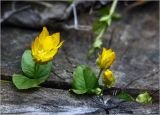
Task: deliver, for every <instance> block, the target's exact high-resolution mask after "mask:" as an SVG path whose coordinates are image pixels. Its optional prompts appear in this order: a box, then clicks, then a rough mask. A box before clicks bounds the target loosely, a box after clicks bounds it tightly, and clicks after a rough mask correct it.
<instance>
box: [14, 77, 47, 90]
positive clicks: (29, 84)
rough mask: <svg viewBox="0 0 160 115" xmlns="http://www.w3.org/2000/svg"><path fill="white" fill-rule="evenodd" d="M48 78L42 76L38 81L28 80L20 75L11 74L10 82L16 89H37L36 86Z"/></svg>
mask: <svg viewBox="0 0 160 115" xmlns="http://www.w3.org/2000/svg"><path fill="white" fill-rule="evenodd" d="M47 78H48V76H44V77H41V78H38V79H30V78H28V77H26V76H24V75H21V74H13V77H12V81H13V83H14V84H15V86H16V87H17V88H18V89H29V88H34V87H39V86H38V85H39V84H41V83H43V82H44V81H45V80H46V79H47Z"/></svg>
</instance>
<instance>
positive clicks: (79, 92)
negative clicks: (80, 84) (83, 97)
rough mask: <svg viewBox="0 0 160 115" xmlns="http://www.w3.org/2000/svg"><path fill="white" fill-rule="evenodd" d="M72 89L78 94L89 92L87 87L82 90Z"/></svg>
mask: <svg viewBox="0 0 160 115" xmlns="http://www.w3.org/2000/svg"><path fill="white" fill-rule="evenodd" d="M71 91H73V92H74V93H76V94H79V95H80V94H85V93H87V89H84V90H83V89H81V90H76V89H71Z"/></svg>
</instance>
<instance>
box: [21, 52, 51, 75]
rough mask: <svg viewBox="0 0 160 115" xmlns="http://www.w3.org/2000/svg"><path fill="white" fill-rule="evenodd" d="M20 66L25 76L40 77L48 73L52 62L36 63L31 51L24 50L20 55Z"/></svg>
mask: <svg viewBox="0 0 160 115" xmlns="http://www.w3.org/2000/svg"><path fill="white" fill-rule="evenodd" d="M21 67H22V71H23V72H24V75H25V76H27V77H29V78H40V77H43V76H48V75H49V74H50V72H51V68H52V62H48V63H45V64H38V63H36V62H35V61H34V60H33V58H32V55H31V51H30V50H26V51H25V52H24V53H23V56H22V60H21Z"/></svg>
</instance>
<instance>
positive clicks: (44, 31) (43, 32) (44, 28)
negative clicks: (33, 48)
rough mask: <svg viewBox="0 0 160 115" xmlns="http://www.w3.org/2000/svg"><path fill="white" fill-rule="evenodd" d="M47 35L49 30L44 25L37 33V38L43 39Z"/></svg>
mask: <svg viewBox="0 0 160 115" xmlns="http://www.w3.org/2000/svg"><path fill="white" fill-rule="evenodd" d="M47 36H49V32H48V30H47V28H46V27H43V30H42V32H41V33H40V35H39V39H44V38H45V37H47Z"/></svg>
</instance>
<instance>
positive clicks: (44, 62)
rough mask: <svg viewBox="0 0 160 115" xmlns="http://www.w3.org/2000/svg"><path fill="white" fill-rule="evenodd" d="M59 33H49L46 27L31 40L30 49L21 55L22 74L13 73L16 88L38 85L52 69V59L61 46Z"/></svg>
mask: <svg viewBox="0 0 160 115" xmlns="http://www.w3.org/2000/svg"><path fill="white" fill-rule="evenodd" d="M62 44H63V42H60V33H55V34H52V35H49V32H48V30H47V28H46V27H43V30H42V32H41V33H40V35H39V36H37V37H36V39H35V40H34V41H33V43H32V46H31V50H26V51H25V52H24V53H23V55H22V60H21V68H22V71H23V74H13V77H12V80H13V83H14V85H15V86H16V87H17V88H18V89H29V88H33V87H39V85H40V84H41V83H43V82H44V81H46V80H47V79H48V77H49V75H50V72H51V69H52V59H53V57H54V56H55V54H56V53H57V51H58V49H59V48H60V47H61V46H62Z"/></svg>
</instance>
